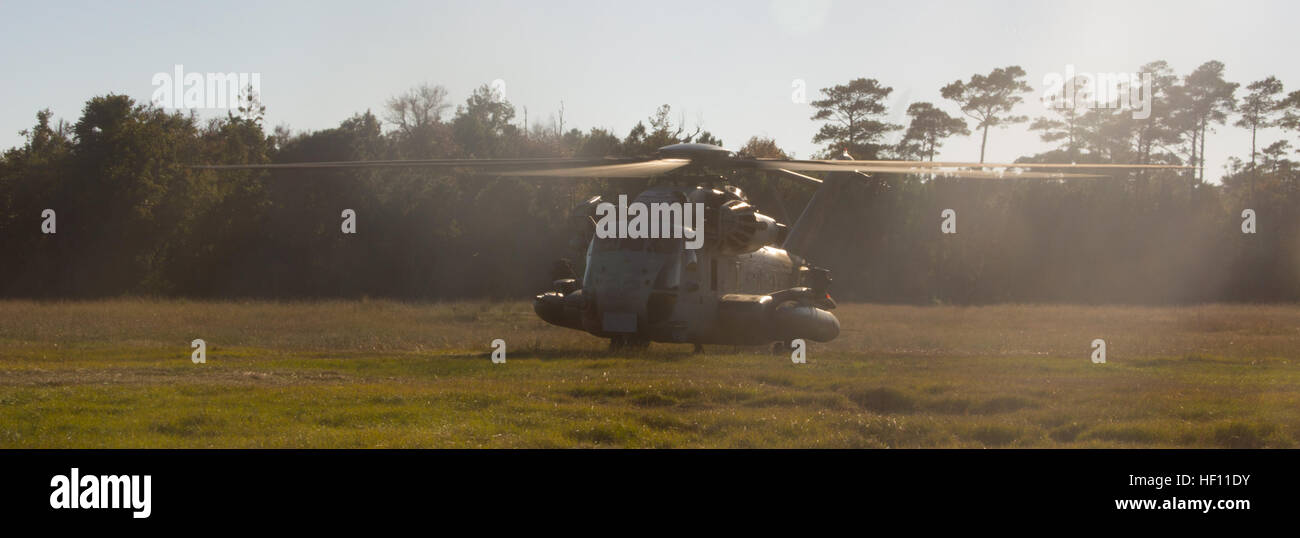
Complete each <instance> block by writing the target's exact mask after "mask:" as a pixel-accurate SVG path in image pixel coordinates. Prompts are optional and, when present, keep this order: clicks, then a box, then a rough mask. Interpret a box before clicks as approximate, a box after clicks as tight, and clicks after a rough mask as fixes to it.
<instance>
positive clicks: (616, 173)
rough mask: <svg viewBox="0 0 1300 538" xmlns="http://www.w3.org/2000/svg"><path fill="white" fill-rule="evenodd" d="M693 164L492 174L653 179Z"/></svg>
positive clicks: (668, 162) (676, 162)
mask: <svg viewBox="0 0 1300 538" xmlns="http://www.w3.org/2000/svg"><path fill="white" fill-rule="evenodd" d="M688 164H691V161H690V159H655V160H653V161H642V162H631V163H622V164H606V165H600V166H579V167H573V168H556V169H550V170H509V171H502V172H491V175H502V176H514V177H592V178H621V177H652V176H657V175H660V174H665V173H668V172H671V171H673V170H676V169H678V168H681V167H683V166H686V165H688Z"/></svg>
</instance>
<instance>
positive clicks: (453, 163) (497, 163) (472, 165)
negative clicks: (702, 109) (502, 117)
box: [192, 158, 648, 170]
mask: <svg viewBox="0 0 1300 538" xmlns="http://www.w3.org/2000/svg"><path fill="white" fill-rule="evenodd" d="M646 160H648V159H645V158H635V159H609V158H596V159H583V158H536V159H534V158H523V159H409V160H386V161H328V162H299V163H268V164H204V165H196V166H193V167H192V168H195V169H198V170H318V169H324V168H464V169H495V168H512V167H546V166H566V165H567V166H570V167H574V166H602V165H611V164H624V163H639V162H644V161H646Z"/></svg>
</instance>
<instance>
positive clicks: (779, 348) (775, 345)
mask: <svg viewBox="0 0 1300 538" xmlns="http://www.w3.org/2000/svg"><path fill="white" fill-rule="evenodd" d="M772 354H773V355H789V354H790V342H786V341H784V340H782V341H780V342H772Z"/></svg>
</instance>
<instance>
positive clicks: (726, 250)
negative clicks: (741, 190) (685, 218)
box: [704, 200, 785, 256]
mask: <svg viewBox="0 0 1300 538" xmlns="http://www.w3.org/2000/svg"><path fill="white" fill-rule="evenodd" d="M717 216H718V218H717V219H715V220H714V223H713V224H715V225H714V226H713V228H714V230H713V233H712V234H710V230H709V228H708V227H707V225H708V224H710V223H708V222H706V228H705V230H704V236H705V239H706V240H707V239H709V236H710V235H713V239H714V240H715V241H716V243H714V244H716V245H717V247H718V249H719V250H720V251H721V252H722V254H723V255H727V256H734V255H737V254H744V253H746V252H753V251H755V250H758V249H760V248H763V247H764V246H766V245H775V244H779V243H780V242H781V239H782V236H783V235H785V226H783V225H781V224H778V223H777V222H776V220H775V219H773V218H772V217H769V216H767V215H764V214H762V213H759V212H758V211H756V210H755V209H754V206H752V205H749V203H748V202H744V201H741V200H731V201H729V202H726V203H724V204H722V205H721V206H719V207H718V213H717Z"/></svg>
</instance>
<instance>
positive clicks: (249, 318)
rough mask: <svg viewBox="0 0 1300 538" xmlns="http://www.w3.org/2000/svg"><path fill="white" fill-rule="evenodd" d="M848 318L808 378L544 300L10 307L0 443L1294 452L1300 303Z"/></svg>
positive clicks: (3, 350) (818, 348)
mask: <svg viewBox="0 0 1300 538" xmlns="http://www.w3.org/2000/svg"><path fill="white" fill-rule="evenodd" d="M837 314H838V315H839V316H840V320H841V323H842V325H843V327H844V330H843V333H842V334H841V336H840V338H839V339H838V340H836V341H834V342H832V343H829V344H812V345H811V347H810V349H809V352H808V363H807V364H801V365H795V364H792V363H791V361H790V358H789V357H788V356H776V355H773V354H771V353H770V352H769V351H768V350H765V349H763V350H760V349H753V348H736V349H733V348H725V347H717V348H709V349H707V350H706V352H705V353H703V354H699V355H693V354H691V352H690V351H691V349H690V346H687V345H661V344H656V345H655V346H653V347H652V348H651V349H650V350H649V351H643V352H627V353H619V354H614V355H611V354H608V353H606V352H605V342H604V341H602V340H598V339H596V338H594V337H591V336H589V335H585V334H582V333H577V332H573V331H567V330H564V329H559V328H555V327H551V326H548V325H546V324H545V323H543V322H542V321H540V320H538V319H537V318H536V317H535V316H534V315H533V313H532V308H531V306H530V305H529V304H527V303H445V304H405V303H396V302H386V301H358V302H321V303H266V302H248V303H231V302H220V303H205V302H186V301H161V302H160V301H145V300H114V301H98V302H66V303H64V302H54V303H40V302H27V301H7V302H0V447H11V448H12V447H47V448H48V447H327V448H335V447H593V446H599V447H607V446H612V447H970V448H979V447H1233V448H1241V447H1249V448H1255V447H1270V448H1271V447H1278V448H1285V447H1295V446H1297V444H1300V306H1290V305H1286V306H1249V305H1207V306H1197V307H1184V308H1142V307H1084V306H1013V305H1006V306H990V307H949V306H937V307H910V306H880V305H844V306H842V307H841V309H839V310H837ZM196 338H202V339H204V340H205V341H206V342H207V345H208V348H207V363H206V364H201V365H196V364H193V363H192V362H191V361H190V353H191V349H190V345H189V344H190V341H191V340H193V339H196ZM495 338H502V339H505V340H506V342H507V348H508V359H507V363H506V364H492V363H491V361H490V360H489V356H488V353H489V350H490V348H489V342H491V341H492V340H493V339H495ZM1095 338H1102V339H1105V341H1106V346H1107V359H1108V362H1107V363H1106V364H1093V363H1092V362H1091V360H1090V355H1091V352H1092V350H1091V347H1090V345H1091V342H1092V341H1093V339H1095Z"/></svg>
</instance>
